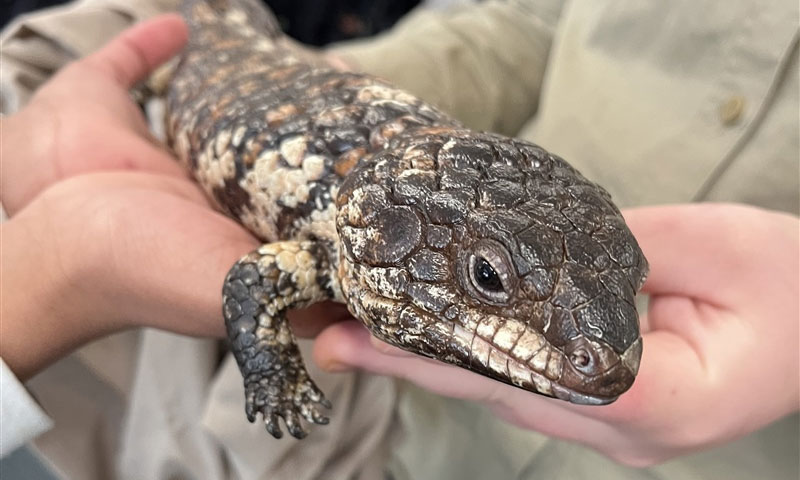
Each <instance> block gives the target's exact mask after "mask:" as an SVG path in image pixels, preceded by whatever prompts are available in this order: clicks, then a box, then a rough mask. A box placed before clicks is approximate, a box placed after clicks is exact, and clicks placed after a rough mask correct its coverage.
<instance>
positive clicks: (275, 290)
mask: <svg viewBox="0 0 800 480" xmlns="http://www.w3.org/2000/svg"><path fill="white" fill-rule="evenodd" d="M329 269H330V264H329V262H328V256H327V252H326V251H325V249H324V248H323V247H322V246H321V245H320V244H319V243H317V242H311V241H302V242H294V241H289V242H276V243H269V244H265V245H262V246H261V247H259V248H258V249H257V250H255V251H253V252H251V253H249V254H247V255H245V256H244V257H243V258H242V259H241V260H239V261H238V262H237V263H236V264H235V265H234V266H233V268H231V270H230V272H229V273H228V276H227V277H226V278H225V285H224V287H223V301H224V304H223V305H224V307H223V314H224V316H225V324H226V326H227V329H228V337H229V338H230V340H231V347H232V350H233V354H234V356H235V357H236V361H237V363H238V364H239V369H240V370H241V372H242V376H243V377H244V386H245V399H246V405H245V411H246V413H247V418H248V420H250V421H251V422H253V421H255V419H256V415H257V412H261V414H262V415H263V417H264V423H265V424H266V427H267V431H268V432H269V433H271V434H272V436H274V437H275V438H280V437H281V436H282V435H283V432H282V431H281V428H280V425H279V422H278V417H283V419H284V421H285V422H286V428H287V429H288V430H289V433H290V434H291V435H292V436H294V437H296V438H303V437H304V436H305V435H306V433H307V432H306V430H305V429H304V428H303V425H302V424H301V421H300V417H302V418H305V419H306V420H308V421H309V422H312V423H317V424H326V423H328V418H327V417H325V416H323V415H322V414H320V412H319V410H318V408H317V405H322V406H324V407H326V408H330V406H331V405H330V402H328V400H326V399H325V395H324V394H323V393H322V391H320V389H319V388H318V387H317V386H316V384H315V383H314V381H313V380H311V378H310V377H309V375H308V371H306V367H305V365H304V364H303V359H302V357H301V355H300V350H299V349H298V347H297V341H296V339H295V336H294V333H292V330H291V329H290V327H289V322H288V320H287V318H286V312H287V310H288V309H290V308H296V307H303V306H307V305H309V304H311V303H314V302H317V301H320V300H325V299H329V298H331V297H332V294H331V293H330V289H329V288H328V286H327V284H328V281H327V278H326V277H327V275H328V271H329Z"/></svg>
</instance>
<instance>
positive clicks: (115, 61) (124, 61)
mask: <svg viewBox="0 0 800 480" xmlns="http://www.w3.org/2000/svg"><path fill="white" fill-rule="evenodd" d="M187 38H188V30H187V27H186V24H185V23H184V21H183V19H182V18H181V17H180V15H177V14H174V13H170V14H165V15H159V16H157V17H154V18H152V19H150V20H146V21H144V22H142V23H139V24H137V25H134V26H133V27H130V28H128V29H127V30H125V31H123V32H122V33H120V34H119V35H117V36H116V37H115V38H114V39H112V40H111V41H110V42H109V43H107V44H106V45H105V46H104V47H102V48H101V49H100V50H98V51H97V52H95V53H93V54H91V55H89V56H88V57H86V58H85V59H83V60H81V63H84V64H85V65H91V66H92V67H94V68H95V69H98V70H100V71H101V72H102V73H104V74H105V75H108V76H109V77H111V78H113V79H114V80H116V82H117V83H118V84H119V85H120V86H121V87H123V88H125V89H128V88H130V87H132V86H133V85H135V84H136V83H137V82H139V81H141V80H142V79H144V78H145V77H146V76H147V75H149V74H150V73H151V72H152V71H153V70H155V69H156V68H157V67H158V66H159V65H161V64H162V63H164V62H166V61H167V60H168V59H169V58H170V57H172V56H173V55H175V54H176V53H178V52H179V51H180V50H181V49H182V48H183V46H184V45H185V44H186V41H187Z"/></svg>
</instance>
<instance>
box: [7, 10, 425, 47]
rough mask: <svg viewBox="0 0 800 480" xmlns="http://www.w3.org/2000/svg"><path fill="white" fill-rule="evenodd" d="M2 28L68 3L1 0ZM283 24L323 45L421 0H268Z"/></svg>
mask: <svg viewBox="0 0 800 480" xmlns="http://www.w3.org/2000/svg"><path fill="white" fill-rule="evenodd" d="M0 1H2V3H0V28H2V27H3V26H5V25H6V24H7V23H8V22H9V21H10V20H11V19H12V18H14V17H16V16H17V15H20V14H22V13H25V12H30V11H33V10H38V9H41V8H45V7H51V6H54V5H59V4H62V3H66V1H65V0H0ZM265 3H267V4H268V5H269V6H270V7H271V8H272V10H273V11H274V12H275V15H276V16H277V17H278V20H279V21H280V23H281V26H282V27H283V30H284V31H285V32H286V33H288V34H289V35H290V36H292V37H294V38H295V39H297V40H299V41H301V42H303V43H305V44H308V45H317V46H322V45H325V44H328V43H331V42H336V41H339V40H347V39H352V38H360V37H368V36H370V35H374V34H376V33H378V32H381V31H383V30H386V29H387V28H389V27H391V26H392V25H394V24H395V22H397V20H398V19H399V18H400V17H402V16H403V15H405V14H406V13H407V12H408V11H409V10H411V9H412V8H413V7H414V6H416V5H417V4H419V3H420V2H419V0H267V1H266V2H265Z"/></svg>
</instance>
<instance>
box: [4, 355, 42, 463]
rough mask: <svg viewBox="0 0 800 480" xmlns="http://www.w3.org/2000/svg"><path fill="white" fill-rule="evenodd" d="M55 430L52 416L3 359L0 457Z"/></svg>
mask: <svg viewBox="0 0 800 480" xmlns="http://www.w3.org/2000/svg"><path fill="white" fill-rule="evenodd" d="M52 427H53V421H52V420H51V419H50V417H48V416H47V414H46V413H44V410H42V407H40V406H39V404H38V403H36V400H34V399H33V397H32V396H31V394H30V393H28V390H27V389H25V387H24V386H23V385H22V383H21V382H20V381H19V380H18V379H17V377H16V376H15V375H14V373H13V372H12V371H11V369H10V368H8V365H6V362H4V361H3V360H2V359H0V457H4V456H6V455H7V454H9V453H11V452H13V451H14V450H16V449H17V448H18V447H20V446H22V445H24V444H25V443H27V442H28V441H30V440H32V439H34V438H36V436H38V435H40V434H42V433H44V432H46V431H47V430H49V429H51V428H52Z"/></svg>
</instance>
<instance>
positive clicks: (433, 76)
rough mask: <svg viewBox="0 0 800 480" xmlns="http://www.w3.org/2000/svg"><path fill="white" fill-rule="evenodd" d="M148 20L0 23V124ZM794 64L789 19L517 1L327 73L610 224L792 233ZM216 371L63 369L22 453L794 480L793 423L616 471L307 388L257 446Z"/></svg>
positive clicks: (783, 11) (491, 425)
mask: <svg viewBox="0 0 800 480" xmlns="http://www.w3.org/2000/svg"><path fill="white" fill-rule="evenodd" d="M170 3H171V2H170V0H162V2H161V3H158V2H157V1H156V0H141V1H137V2H121V1H120V2H114V1H110V0H94V1H92V0H88V1H84V2H81V3H80V4H79V5H78V6H76V7H72V8H67V9H56V10H53V11H50V12H49V13H44V14H41V15H37V16H35V17H33V18H28V19H26V20H23V21H24V22H25V24H26V27H27V30H25V29H23V28H21V23H19V22H18V23H16V24H15V26H12V27H10V28H9V29H8V30H7V31H6V32H5V34H4V36H3V39H2V46H3V53H2V58H0V60H1V61H2V66H3V72H2V75H0V87H1V88H0V93H2V95H3V97H2V98H3V101H4V105H6V106H5V107H4V108H6V109H8V108H9V107H8V106H11V107H16V106H17V105H19V104H20V103H21V102H24V101H25V98H26V95H27V94H28V93H26V92H29V91H30V89H31V88H32V87H34V86H35V85H36V84H37V83H38V82H41V81H43V80H44V79H45V78H46V77H47V76H48V75H49V73H51V72H52V71H53V70H54V69H55V68H56V67H57V66H59V65H60V64H63V62H64V61H65V60H67V59H69V58H70V57H72V56H77V55H82V54H85V53H88V51H90V50H91V49H93V48H96V47H97V46H99V45H100V44H102V42H103V41H105V40H106V39H108V38H109V37H110V36H111V35H112V34H113V33H114V32H116V31H118V30H119V29H121V28H123V27H124V26H125V25H128V24H129V23H131V22H132V21H134V20H138V19H140V18H143V17H145V16H148V15H150V14H152V13H153V12H154V11H157V10H161V9H164V8H168V7H169V4H170ZM31 31H32V32H33V33H34V35H30V32H31ZM89 32H95V33H97V34H96V35H95V36H92V35H90V33H89ZM797 44H798V7H797V3H796V2H794V1H789V0H776V1H773V2H755V1H751V2H747V1H741V0H736V1H729V2H713V1H710V0H707V1H697V2H657V1H641V0H574V1H570V2H560V1H556V0H531V1H516V2H514V1H510V2H485V3H481V4H479V5H475V6H469V7H466V8H463V9H461V10H459V11H457V12H446V13H441V12H430V11H423V10H421V11H419V12H417V13H415V14H413V15H411V16H409V17H408V18H406V19H405V20H404V21H402V22H401V24H400V25H398V26H397V27H396V28H395V29H394V30H393V31H392V32H390V33H388V34H386V35H382V36H381V37H379V38H377V39H371V40H368V41H364V42H359V43H351V44H347V45H342V46H339V47H337V51H338V52H339V53H340V54H342V55H343V56H345V57H346V58H348V59H350V60H351V61H352V62H353V63H355V64H356V65H358V66H359V67H360V68H361V69H363V70H365V71H368V72H371V73H375V74H378V75H380V76H383V77H386V78H388V79H390V80H392V81H394V82H395V83H397V84H399V85H400V86H403V87H405V88H407V89H408V90H410V91H412V92H414V93H416V94H418V95H420V96H422V97H423V98H426V99H428V100H429V101H431V102H433V103H435V104H437V105H439V106H441V107H442V108H444V109H445V110H447V111H449V112H451V113H452V114H454V115H455V116H456V117H458V118H459V119H461V120H462V121H464V122H465V123H467V124H468V125H470V126H472V127H474V128H479V129H486V130H493V131H499V132H502V133H506V134H510V135H518V136H520V137H522V138H526V139H529V140H532V141H535V142H537V143H539V144H541V145H542V146H544V147H545V148H548V149H550V150H552V151H554V152H556V153H558V154H559V155H561V156H563V157H564V158H566V159H568V160H569V161H570V162H571V163H572V164H573V165H575V166H576V167H577V168H578V169H579V170H581V171H582V172H583V173H584V174H585V175H586V176H587V177H589V178H591V179H593V180H596V181H598V182H599V183H601V184H602V185H603V186H605V187H606V188H607V189H608V190H609V191H610V192H611V193H612V195H613V196H614V198H615V199H616V201H617V202H618V203H619V204H620V205H622V206H635V205H645V204H656V203H678V202H689V201H696V200H724V201H739V202H745V203H750V204H754V205H760V206H763V207H767V208H773V209H779V210H784V211H788V212H793V213H795V214H797V213H798V209H800V206H799V205H798V189H799V188H800V187H798V177H800V175H799V174H798V164H799V163H800V162H798V152H800V140H799V139H798V135H800V134H799V133H798V132H800V128H799V127H798V71H797V69H798V66H797V56H798V47H797ZM56 46H57V47H58V48H56ZM15 102H16V103H15ZM218 354H219V349H218V348H217V344H216V342H213V341H209V340H197V339H189V338H183V337H178V336H175V335H170V334H166V333H161V332H154V331H145V332H136V333H127V334H121V335H118V336H115V337H111V338H109V339H106V340H103V341H100V342H96V343H95V344H93V345H90V346H89V347H87V348H84V349H82V350H81V351H79V352H78V353H76V354H75V355H73V356H71V357H69V358H67V359H66V360H64V361H62V362H60V363H59V364H57V365H55V366H54V367H53V368H51V369H48V370H47V371H46V372H44V373H43V374H42V375H40V376H39V377H37V378H36V379H34V380H33V381H32V382H30V383H29V385H28V386H29V388H31V389H32V390H33V391H34V392H35V393H36V395H37V398H38V399H39V400H40V402H41V403H42V405H43V406H44V407H45V409H46V410H47V411H48V413H49V414H50V416H51V417H52V418H53V419H54V421H55V424H56V427H55V428H54V429H53V430H51V431H50V432H48V433H46V434H45V435H43V436H41V437H39V438H38V439H37V441H36V446H37V448H38V449H39V451H40V452H42V453H43V454H44V455H45V456H46V458H47V459H48V461H50V462H52V463H53V464H54V465H55V466H56V468H57V469H58V470H59V471H60V472H62V473H64V476H65V477H66V478H81V479H84V478H85V479H92V478H148V479H150V478H153V479H160V478H213V479H217V478H320V479H337V478H351V477H353V475H356V474H359V473H360V474H361V478H380V477H381V474H380V473H378V472H379V471H380V468H379V467H376V466H375V465H380V463H382V462H383V459H384V458H385V457H384V455H388V456H389V457H390V460H389V465H390V470H391V473H392V475H393V477H394V478H396V479H397V480H405V479H411V478H415V479H429V478H436V479H451V478H452V479H465V478H498V479H528V478H548V479H570V480H571V479H582V478H587V479H592V480H596V479H628V478H630V479H650V478H669V479H695V478H726V479H727V478H732V479H738V478H741V479H751V478H770V479H773V478H775V479H783V478H786V479H795V478H798V465H797V452H798V449H799V448H800V445H798V431H797V416H792V417H790V418H788V419H785V420H783V421H781V422H777V423H775V424H773V425H771V426H769V427H768V428H766V429H764V430H762V431H760V432H756V433H755V434H752V435H749V436H748V437H745V438H743V439H741V440H739V441H736V442H733V443H731V444H729V445H726V446H723V447H720V448H716V449H713V450H710V451H707V452H703V453H699V454H696V455H692V456H688V457H684V458H680V459H676V460H673V461H671V462H667V463H665V464H663V465H660V466H657V467H654V468H649V469H633V468H627V467H622V466H619V465H617V464H615V463H613V462H611V461H610V460H608V459H605V458H604V457H602V456H600V455H598V454H596V453H594V452H592V451H591V450H589V449H586V448H584V447H580V446H577V445H573V444H569V443H567V442H563V441H558V440H554V439H550V438H547V437H544V436H542V435H539V434H537V433H535V432H529V431H524V430H521V429H518V428H515V427H512V426H510V425H507V424H505V423H503V422H501V421H499V420H497V419H495V418H494V417H493V416H492V415H491V414H490V413H489V412H487V411H486V410H484V409H483V408H481V407H479V406H476V405H474V404H471V403H468V402H462V401H455V400H448V399H443V398H441V397H437V396H434V395H431V394H428V393H426V392H423V391H422V390H420V389H417V388H415V387H413V386H410V385H403V384H401V385H400V387H399V390H397V391H396V390H395V388H394V387H393V385H394V384H393V383H390V382H388V381H386V380H383V379H377V378H375V377H370V376H366V375H349V376H332V375H324V374H322V373H321V372H314V371H312V372H311V373H312V375H313V376H314V378H316V379H319V381H320V382H321V383H322V385H321V387H322V388H323V389H324V390H326V392H330V391H331V389H332V388H333V390H334V391H336V392H344V393H343V394H337V396H338V398H337V397H335V398H334V399H333V401H334V403H335V404H336V405H337V406H339V405H341V407H339V409H338V410H337V413H339V412H341V413H339V414H340V415H342V414H346V413H349V415H343V416H344V417H345V419H341V418H340V419H339V420H338V422H337V417H336V416H334V418H333V420H334V423H335V425H331V426H329V427H326V428H317V429H315V433H314V435H312V436H309V438H308V439H306V440H304V441H303V443H302V445H301V446H298V444H297V443H293V441H291V440H282V441H281V442H274V441H272V440H271V439H269V438H267V436H266V435H265V434H264V433H263V427H261V426H258V425H256V426H252V425H248V424H247V423H246V421H245V420H244V416H243V414H242V401H241V398H242V397H241V379H240V378H239V374H238V372H237V371H236V369H235V365H233V363H232V362H231V359H230V358H229V356H228V357H225V358H223V361H222V362H221V363H218V362H217V356H218ZM734 400H735V399H734ZM395 402H396V403H395ZM354 412H355V413H354ZM332 427H333V428H332ZM325 432H329V433H325ZM320 435H323V436H325V435H327V437H326V438H324V439H323V438H320ZM315 436H316V437H317V438H319V440H318V441H316V442H317V443H314V442H315V440H313V439H314V437H315ZM337 440H339V441H340V443H341V445H337ZM319 452H321V453H319Z"/></svg>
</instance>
